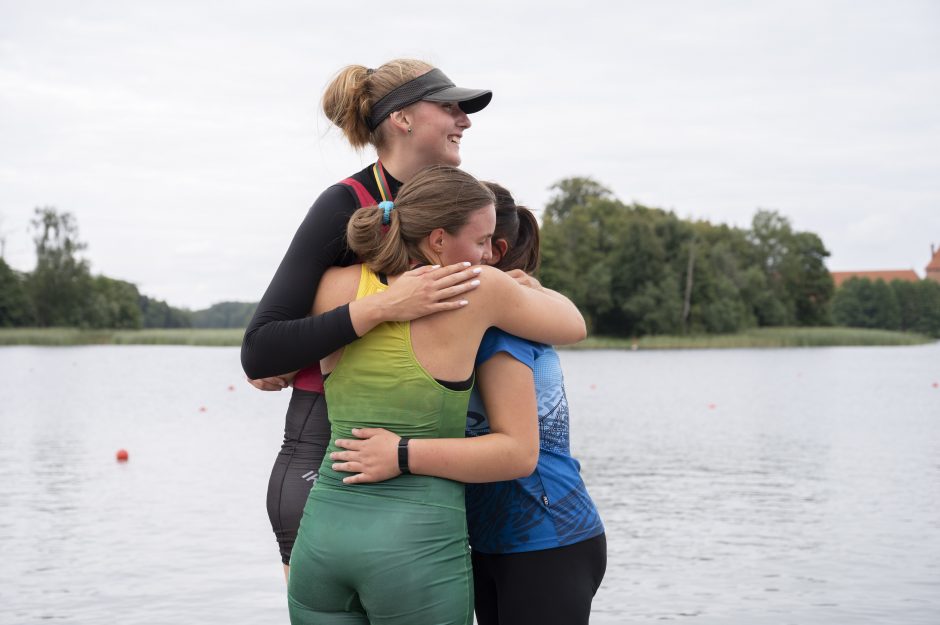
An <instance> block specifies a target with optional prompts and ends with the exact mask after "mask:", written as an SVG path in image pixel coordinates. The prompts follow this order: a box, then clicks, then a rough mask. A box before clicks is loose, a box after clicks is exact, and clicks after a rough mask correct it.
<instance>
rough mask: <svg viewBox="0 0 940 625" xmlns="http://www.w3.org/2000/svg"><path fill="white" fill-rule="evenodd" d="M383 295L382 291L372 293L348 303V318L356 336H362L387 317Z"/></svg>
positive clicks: (387, 312)
mask: <svg viewBox="0 0 940 625" xmlns="http://www.w3.org/2000/svg"><path fill="white" fill-rule="evenodd" d="M384 295H385V294H384V293H374V294H372V295H369V296H367V297H363V298H362V299H357V300H356V301H354V302H350V303H349V319H350V323H351V324H352V327H353V331H354V332H355V333H356V335H357V336H363V335H364V334H366V333H367V332H368V331H369V330H371V329H372V328H374V327H375V326H377V325H379V324H380V323H382V322H383V321H387V320H388V319H389V317H390V315H389V311H388V308H387V306H385V297H384Z"/></svg>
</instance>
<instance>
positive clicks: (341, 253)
mask: <svg viewBox="0 0 940 625" xmlns="http://www.w3.org/2000/svg"><path fill="white" fill-rule="evenodd" d="M350 177H351V178H354V179H355V180H357V181H359V182H360V183H362V185H364V186H365V188H366V189H367V190H368V191H369V193H370V194H372V197H374V198H376V199H379V198H380V197H381V196H380V194H379V189H378V185H377V184H376V181H375V178H374V177H373V174H372V166H371V165H369V166H368V167H366V168H365V169H363V170H362V171H360V172H358V173H356V174H353V175H352V176H350ZM386 179H387V181H388V186H389V189H390V190H391V192H392V196H393V197H394V196H395V195H397V194H398V189H399V188H400V187H401V183H400V182H399V181H397V180H395V179H394V178H392V177H391V176H388V174H387V172H386ZM358 207H359V201H358V199H357V198H356V194H355V192H354V191H353V189H351V188H350V187H349V186H347V185H345V184H342V183H337V184H334V185H332V186H330V187H328V188H327V189H326V190H325V191H324V192H323V193H322V194H320V197H318V198H317V200H316V201H315V202H314V203H313V206H311V207H310V210H309V211H308V212H307V216H306V217H305V218H304V220H303V222H302V223H301V224H300V227H299V228H298V229H297V232H296V233H295V234H294V238H293V240H292V241H291V244H290V247H288V248H287V253H286V254H285V255H284V259H283V260H282V261H281V264H280V266H279V267H278V268H277V272H276V273H275V274H274V278H273V279H272V280H271V284H269V285H268V288H267V290H266V291H265V292H264V296H263V297H262V298H261V301H260V302H259V303H258V308H257V309H256V310H255V314H254V316H253V317H252V319H251V323H249V324H248V328H246V330H245V337H244V339H243V340H242V350H241V358H242V368H243V369H244V370H245V373H246V374H247V375H248V377H249V378H252V379H257V378H266V377H269V376H274V375H281V374H284V373H288V372H290V371H295V370H297V369H303V368H305V367H309V366H310V365H313V364H315V363H317V362H318V361H319V360H320V359H321V358H323V357H325V356H327V355H329V354H331V353H333V352H334V351H336V350H337V349H339V348H341V347H343V346H344V345H348V344H349V343H351V342H352V341H354V340H355V339H356V338H358V337H357V336H356V332H355V330H354V329H353V325H352V319H350V316H349V305H348V304H347V305H344V306H340V307H339V308H335V309H333V310H331V311H328V312H325V313H323V314H321V315H316V316H308V315H309V313H310V309H311V307H312V306H313V298H314V296H315V295H316V293H317V287H319V286H320V279H321V278H322V277H323V273H324V272H325V271H326V270H327V269H328V268H329V267H333V266H347V265H351V264H354V263H356V262H357V259H356V256H355V254H353V253H352V252H351V251H350V250H349V248H348V247H347V245H346V224H347V223H348V222H349V218H350V216H352V214H353V212H354V211H355V210H356V209H357V208H358Z"/></svg>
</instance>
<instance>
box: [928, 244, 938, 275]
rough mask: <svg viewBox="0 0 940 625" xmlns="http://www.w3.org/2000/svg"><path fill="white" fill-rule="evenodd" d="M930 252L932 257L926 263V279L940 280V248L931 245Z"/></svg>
mask: <svg viewBox="0 0 940 625" xmlns="http://www.w3.org/2000/svg"><path fill="white" fill-rule="evenodd" d="M930 254H931V256H933V258H931V259H930V262H929V263H928V264H927V269H926V271H927V279H928V280H933V281H934V282H940V248H938V249H934V246H933V245H931V246H930Z"/></svg>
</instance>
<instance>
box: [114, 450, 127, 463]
mask: <svg viewBox="0 0 940 625" xmlns="http://www.w3.org/2000/svg"><path fill="white" fill-rule="evenodd" d="M115 456H117V461H118V462H127V458H128V456H127V450H126V449H118V450H117V454H115Z"/></svg>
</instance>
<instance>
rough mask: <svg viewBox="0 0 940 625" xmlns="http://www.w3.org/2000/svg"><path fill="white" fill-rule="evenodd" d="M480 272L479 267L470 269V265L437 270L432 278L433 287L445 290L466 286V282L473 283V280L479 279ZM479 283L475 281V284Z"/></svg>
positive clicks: (449, 266) (459, 264)
mask: <svg viewBox="0 0 940 625" xmlns="http://www.w3.org/2000/svg"><path fill="white" fill-rule="evenodd" d="M482 271H483V269H482V268H481V267H471V266H470V263H457V264H455V265H448V266H447V267H443V268H441V269H439V270H437V271H436V272H434V275H433V276H432V277H433V278H434V286H436V287H437V288H438V289H446V288H447V287H451V286H454V285H456V284H467V283H468V281H473V279H474V278H477V277H479V275H480V273H481V272H482ZM479 283H480V282H479V280H477V281H476V284H479ZM473 286H476V285H473ZM470 288H473V287H470Z"/></svg>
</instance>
